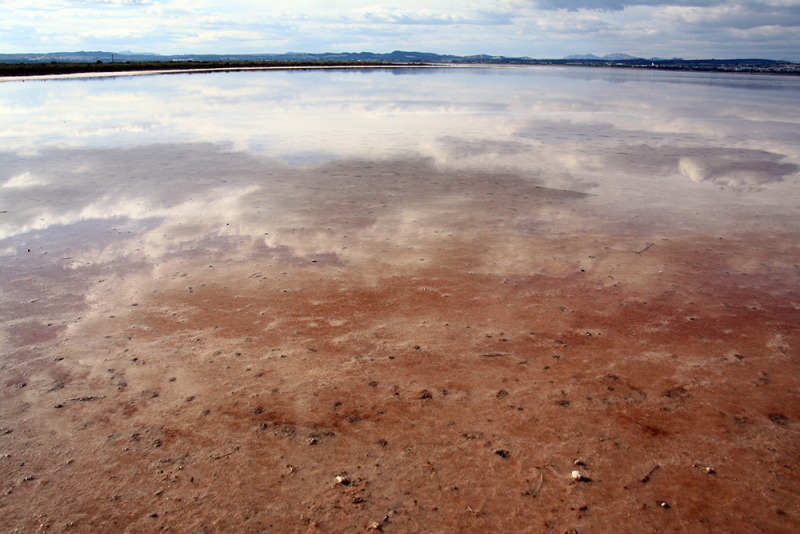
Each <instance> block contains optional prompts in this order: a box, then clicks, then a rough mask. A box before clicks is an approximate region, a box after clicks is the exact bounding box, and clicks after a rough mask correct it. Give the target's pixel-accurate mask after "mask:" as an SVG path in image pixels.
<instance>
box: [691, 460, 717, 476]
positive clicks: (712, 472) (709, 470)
mask: <svg viewBox="0 0 800 534" xmlns="http://www.w3.org/2000/svg"><path fill="white" fill-rule="evenodd" d="M692 467H694V468H695V469H699V470H700V471H702V472H704V473H705V474H707V475H715V474H716V473H717V472H716V471H715V470H714V468H712V467H709V466H707V465H703V464H700V463H698V462H695V463H693V464H692Z"/></svg>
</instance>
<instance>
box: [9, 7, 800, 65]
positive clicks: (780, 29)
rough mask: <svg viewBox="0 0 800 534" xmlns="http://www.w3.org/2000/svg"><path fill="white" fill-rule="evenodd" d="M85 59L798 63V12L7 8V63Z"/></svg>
mask: <svg viewBox="0 0 800 534" xmlns="http://www.w3.org/2000/svg"><path fill="white" fill-rule="evenodd" d="M79 50H86V51H95V50H102V51H107V52H121V51H126V50H131V51H134V52H154V53H159V54H199V53H209V54H232V53H242V54H245V53H282V52H363V51H368V52H391V51H393V50H413V51H420V52H435V53H439V54H456V55H469V54H490V55H504V56H529V57H534V58H561V57H564V56H567V55H571V54H587V53H592V54H596V55H600V56H602V55H605V54H610V53H626V54H630V55H633V56H637V57H646V58H650V57H665V58H671V57H683V58H717V59H725V58H764V59H784V60H790V61H796V62H800V0H727V1H726V0H565V1H558V0H477V1H470V0H390V1H388V2H381V0H366V1H360V0H273V1H259V0H230V1H226V2H222V1H209V0H61V1H48V0H0V53H24V52H65V51H79Z"/></svg>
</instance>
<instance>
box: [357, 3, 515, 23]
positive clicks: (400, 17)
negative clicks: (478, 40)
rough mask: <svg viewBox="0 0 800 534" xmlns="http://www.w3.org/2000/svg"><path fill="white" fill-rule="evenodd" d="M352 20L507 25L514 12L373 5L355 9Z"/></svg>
mask: <svg viewBox="0 0 800 534" xmlns="http://www.w3.org/2000/svg"><path fill="white" fill-rule="evenodd" d="M352 14H353V16H352V19H351V20H357V21H363V22H367V23H376V24H400V25H434V26H441V25H454V24H455V25H460V24H468V25H507V24H511V23H512V22H513V19H514V16H513V14H512V13H510V12H507V11H504V12H493V11H488V10H481V11H467V12H454V13H446V12H442V11H432V10H429V9H420V10H408V9H398V8H391V7H389V8H387V7H383V6H372V7H368V8H362V9H358V10H354V11H353V12H352Z"/></svg>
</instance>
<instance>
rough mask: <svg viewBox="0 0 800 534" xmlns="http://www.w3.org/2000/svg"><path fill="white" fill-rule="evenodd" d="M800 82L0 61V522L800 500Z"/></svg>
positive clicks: (614, 520)
mask: <svg viewBox="0 0 800 534" xmlns="http://www.w3.org/2000/svg"><path fill="white" fill-rule="evenodd" d="M798 96H800V80H798V79H795V78H788V77H768V76H733V75H721V74H708V75H703V74H681V73H658V72H637V71H622V70H608V69H544V68H530V69H528V68H517V69H482V68H470V69H424V70H423V69H420V70H411V69H404V70H391V69H385V70H378V71H374V70H372V71H338V70H337V71H313V72H307V71H299V72H298V71H295V72H284V71H271V72H236V73H231V72H226V73H213V74H180V75H175V76H148V77H128V78H113V79H107V78H106V79H82V80H47V81H27V82H24V83H7V84H0V102H2V105H0V124H2V127H0V146H2V147H3V150H2V152H0V211H1V212H2V213H0V277H1V278H0V280H2V285H1V287H2V293H1V295H2V296H1V297H0V325H1V329H0V342H2V353H1V355H0V378H2V380H1V381H0V388H2V395H1V396H0V454H2V457H0V474H2V484H3V488H2V489H3V494H2V496H0V524H3V525H6V526H8V527H9V528H17V529H20V530H21V531H33V530H35V529H37V528H45V527H46V528H48V529H49V531H52V532H62V531H64V532H66V531H71V532H123V531H130V532H146V531H157V530H161V529H171V530H173V531H202V530H205V531H210V532H231V531H237V532H257V531H270V532H277V531H287V532H293V531H306V530H308V531H319V532H353V531H363V530H366V529H370V528H372V529H376V528H377V529H381V530H383V531H386V532H456V531H459V532H460V531H470V530H474V531H486V532H489V531H493V532H500V531H520V532H559V533H562V532H568V531H570V529H574V530H575V531H577V532H611V531H620V532H622V531H624V532H639V531H651V530H652V531H655V530H658V531H687V532H707V531H715V532H731V531H771V532H785V531H793V530H796V529H797V528H798V525H800V506H798V504H797V503H798V501H797V498H796V497H797V494H798V491H800V483H799V482H798V480H800V479H798V477H797V476H795V474H794V471H793V470H794V469H795V466H796V464H797V461H798V457H799V456H800V449H798V444H799V443H800V440H799V439H798V437H799V436H798V432H799V431H798V428H800V400H799V399H798V395H799V394H800V375H798V371H799V370H800V369H798V355H797V347H798V345H800V339H799V337H798V325H799V324H800V309H798V307H799V306H800V291H799V289H798V282H799V281H800V270H798V269H799V268H798V265H800V242H798V240H797V237H796V236H797V235H798V230H800V205H799V204H798V199H800V194H799V193H800V191H798V164H800V149H799V148H798V147H800V142H798V141H800V112H798V111H797V105H796V103H797V102H798V100H799V99H798ZM573 471H579V476H577V477H575V476H573ZM337 477H339V478H337ZM745 503H746V504H745Z"/></svg>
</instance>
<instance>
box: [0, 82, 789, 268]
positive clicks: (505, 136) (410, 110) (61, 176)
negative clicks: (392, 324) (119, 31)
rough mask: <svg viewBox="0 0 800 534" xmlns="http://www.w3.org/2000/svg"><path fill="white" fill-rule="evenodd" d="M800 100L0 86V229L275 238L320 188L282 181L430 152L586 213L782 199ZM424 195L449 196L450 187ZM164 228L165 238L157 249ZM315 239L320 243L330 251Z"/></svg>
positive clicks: (285, 85)
mask: <svg viewBox="0 0 800 534" xmlns="http://www.w3.org/2000/svg"><path fill="white" fill-rule="evenodd" d="M798 96H800V80H798V79H797V78H790V77H774V76H773V77H768V76H763V77H762V76H746V77H740V76H730V75H707V74H683V73H660V72H652V71H647V72H639V71H632V70H610V69H546V68H531V69H529V68H524V69H465V68H454V69H428V70H397V71H393V70H381V71H303V72H298V71H292V72H286V71H272V72H239V73H217V74H194V75H169V76H144V77H117V78H107V79H87V80H80V79H78V80H75V79H73V80H58V81H28V82H21V81H15V82H9V83H2V84H0V102H1V104H0V124H2V125H3V126H2V127H0V142H1V143H2V146H3V150H4V152H2V153H0V159H1V161H2V165H0V186H1V187H0V199H1V200H2V203H3V208H2V210H3V211H6V213H4V214H0V216H2V219H0V237H2V238H9V237H13V236H29V237H31V238H33V236H35V235H37V234H36V232H41V231H44V230H47V229H54V228H56V227H59V226H66V225H70V224H74V223H77V222H79V221H85V220H116V219H118V218H122V219H125V220H130V221H153V220H158V221H162V224H163V228H158V229H155V230H153V229H150V230H147V231H146V232H144V233H143V234H142V235H141V236H140V237H141V239H142V240H143V241H144V242H145V244H146V247H147V248H148V250H151V251H153V254H154V255H155V256H158V255H159V254H166V253H167V252H168V249H169V247H173V248H175V247H178V248H180V246H181V245H179V244H176V243H177V242H190V241H191V240H193V239H196V238H197V237H198V236H204V235H210V234H217V235H240V236H263V235H265V234H267V235H270V237H269V238H266V239H264V238H259V239H261V240H264V241H265V242H266V244H267V245H268V246H271V247H275V246H280V245H282V244H285V243H286V241H280V240H276V238H275V236H274V233H275V231H276V229H278V228H280V227H281V226H286V225H287V224H288V222H291V221H293V220H296V221H297V222H298V223H301V222H302V217H301V216H299V215H297V214H298V213H300V212H302V209H300V208H298V206H303V198H305V197H304V196H303V195H304V194H305V195H306V196H307V197H308V198H312V197H313V198H314V201H315V202H325V201H326V198H325V196H324V195H321V196H314V195H312V194H309V193H307V192H306V193H303V192H301V191H297V190H296V189H292V187H291V183H292V181H293V180H299V177H302V173H303V172H304V169H317V170H318V171H319V169H322V168H324V167H325V166H326V165H330V164H332V163H334V162H336V161H339V160H352V161H356V162H360V163H359V165H361V167H359V168H356V169H355V170H354V169H350V170H349V171H344V174H348V173H349V176H350V178H352V179H353V180H356V181H357V180H359V179H361V176H362V173H363V175H368V176H373V177H374V176H375V175H376V174H377V175H378V176H380V175H381V173H382V172H383V171H382V170H381V168H380V165H381V162H390V161H396V160H406V161H414V162H419V161H427V162H429V163H427V164H428V165H432V167H431V169H435V170H436V172H450V173H456V175H457V174H458V173H460V172H465V171H476V170H480V171H486V172H494V173H499V174H506V175H507V174H514V175H517V176H520V177H522V178H523V179H526V180H529V181H530V183H536V184H540V185H543V186H546V187H551V188H563V189H569V190H574V191H581V192H587V193H592V195H594V196H593V197H592V198H593V202H594V203H595V204H596V205H598V206H599V205H608V206H610V205H619V204H620V203H621V202H629V203H631V204H633V205H634V207H638V208H642V209H644V208H646V207H647V206H648V205H652V206H661V207H664V206H667V207H669V206H678V205H682V204H686V205H687V208H686V209H687V210H691V209H694V207H697V206H699V205H707V206H708V205H714V204H715V203H716V204H717V205H722V204H730V205H736V204H748V203H758V202H762V203H767V204H769V203H777V204H780V203H791V202H793V201H792V199H793V198H796V192H797V188H796V184H795V181H794V179H793V177H794V176H796V172H797V164H798V163H800V148H798V147H800V111H798V109H797V106H796V103H797V102H798V100H800V99H798ZM182 146H183V147H185V148H181V147H182ZM420 158H422V159H420ZM369 162H373V163H376V164H377V165H378V167H377V168H376V167H375V166H374V165H371V164H369ZM320 172H322V171H320ZM326 172H328V171H324V172H323V174H321V175H320V176H319V177H318V178H319V179H322V178H321V177H323V176H326V175H325V174H324V173H326ZM330 172H331V176H335V175H336V172H334V171H330ZM431 172H432V171H431ZM297 173H300V174H297ZM386 180H391V178H390V177H389V176H387V177H386ZM304 187H311V188H313V187H314V185H313V183H312V182H308V181H306V182H305V183H304ZM720 188H722V189H727V190H726V191H724V192H723V193H720V192H719V190H720ZM742 193H746V194H745V195H744V196H743V195H742ZM755 193H758V195H755V196H753V195H754V194H755ZM721 195H725V196H721ZM759 195H760V196H759ZM439 200H440V203H441V205H454V206H457V205H461V203H463V199H460V198H459V197H458V196H457V195H454V194H450V193H448V196H447V198H441V199H439ZM693 203H694V204H693ZM428 207H430V206H428ZM424 209H425V206H418V210H419V211H420V213H421V214H420V215H419V218H424V217H425V216H426V215H425V214H424V213H422V212H423V211H424ZM675 209H677V208H675ZM404 213H406V214H407V213H409V212H408V211H406V212H404ZM539 215H540V216H541V217H543V220H547V217H549V216H550V215H547V214H544V213H541V214H539ZM382 217H383V219H381V218H380V217H377V216H376V218H375V220H374V221H373V226H372V232H373V233H374V234H375V237H374V239H375V240H380V239H383V237H379V236H378V234H380V232H378V231H377V230H375V229H376V228H384V227H385V228H388V229H390V230H386V231H387V232H397V231H399V230H398V229H399V228H400V227H401V226H402V224H401V223H402V221H403V220H404V217H405V215H403V214H398V213H394V214H393V215H391V216H390V215H383V216H382ZM392 217H395V219H393V218H392ZM381 221H383V222H381ZM382 225H383V226H382ZM165 229H169V231H170V232H171V235H172V236H173V239H176V240H178V241H173V242H171V244H170V245H169V246H168V245H167V244H165V243H163V242H160V241H159V239H157V238H158V234H161V235H164V234H165V232H166V230H165ZM270 232H272V234H270ZM166 233H169V232H166ZM363 235H365V236H366V235H370V234H369V232H367V231H365V232H364V234H363ZM381 235H383V234H381ZM287 239H288V238H287ZM181 240H182V241H181ZM319 242H320V243H322V244H323V245H325V244H326V243H327V245H326V246H327V249H325V250H322V252H331V251H332V250H334V249H337V247H338V248H341V247H339V243H335V244H334V243H332V242H330V240H328V239H327V238H326V237H325V236H319ZM20 246H23V245H19V244H17V245H12V244H11V243H10V242H8V241H6V242H5V244H4V245H3V248H4V250H5V251H6V253H11V254H13V253H16V251H17V250H18V248H19V247H20ZM144 246H145V245H142V247H144ZM293 246H296V247H305V248H306V249H309V247H308V244H307V242H306V243H305V244H303V243H301V242H297V243H293ZM320 246H322V245H320ZM140 248H141V247H140ZM312 248H313V247H312ZM156 251H157V252H156ZM317 251H319V250H317Z"/></svg>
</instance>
